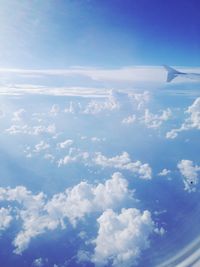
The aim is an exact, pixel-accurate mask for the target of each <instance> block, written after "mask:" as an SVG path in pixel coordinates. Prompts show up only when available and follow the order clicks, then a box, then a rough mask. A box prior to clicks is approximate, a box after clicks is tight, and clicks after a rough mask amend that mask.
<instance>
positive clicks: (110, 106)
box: [83, 92, 120, 114]
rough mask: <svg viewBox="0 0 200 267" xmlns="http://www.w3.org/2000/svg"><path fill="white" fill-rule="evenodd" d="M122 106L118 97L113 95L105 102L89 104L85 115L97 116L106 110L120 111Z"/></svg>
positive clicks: (99, 101) (95, 101)
mask: <svg viewBox="0 0 200 267" xmlns="http://www.w3.org/2000/svg"><path fill="white" fill-rule="evenodd" d="M119 107H120V104H119V101H118V100H117V99H116V97H115V96H114V95H113V94H112V92H111V95H110V96H109V97H108V98H107V99H106V100H105V101H102V100H98V101H97V100H92V101H90V102H89V103H88V105H87V106H86V108H85V110H84V111H83V113H86V114H97V113H100V112H102V111H105V110H110V111H112V110H116V109H119Z"/></svg>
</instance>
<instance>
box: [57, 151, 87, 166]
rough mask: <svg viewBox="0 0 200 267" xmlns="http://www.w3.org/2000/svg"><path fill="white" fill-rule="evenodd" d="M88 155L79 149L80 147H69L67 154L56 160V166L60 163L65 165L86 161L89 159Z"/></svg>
mask: <svg viewBox="0 0 200 267" xmlns="http://www.w3.org/2000/svg"><path fill="white" fill-rule="evenodd" d="M89 157H90V155H89V153H88V152H86V151H80V149H76V148H73V147H71V148H70V149H69V153H68V155H66V156H65V157H63V158H61V159H59V160H58V161H57V164H58V167H61V166H62V165H67V164H69V163H72V162H77V161H80V162H84V163H87V162H88V161H89Z"/></svg>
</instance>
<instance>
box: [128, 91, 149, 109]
mask: <svg viewBox="0 0 200 267" xmlns="http://www.w3.org/2000/svg"><path fill="white" fill-rule="evenodd" d="M128 96H129V98H130V100H131V102H132V103H133V105H134V106H136V108H137V109H138V110H140V109H142V108H143V107H144V106H145V105H146V104H147V103H148V102H149V100H150V94H149V92H148V91H144V92H143V93H135V92H134V93H129V94H128Z"/></svg>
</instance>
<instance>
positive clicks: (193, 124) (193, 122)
mask: <svg viewBox="0 0 200 267" xmlns="http://www.w3.org/2000/svg"><path fill="white" fill-rule="evenodd" d="M185 113H186V114H188V115H189V117H188V118H186V119H185V121H184V122H183V123H182V125H181V126H180V128H175V129H172V130H170V131H169V132H167V133H166V138H168V139H174V138H176V137H177V136H178V134H179V133H180V132H182V131H188V130H190V129H198V130H199V129H200V97H198V98H197V99H196V100H195V101H194V102H193V103H192V105H191V106H189V107H188V108H187V110H186V111H185Z"/></svg>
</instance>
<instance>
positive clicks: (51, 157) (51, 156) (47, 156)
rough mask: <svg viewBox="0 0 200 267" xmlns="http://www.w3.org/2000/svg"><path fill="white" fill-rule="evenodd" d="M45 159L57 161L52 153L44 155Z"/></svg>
mask: <svg viewBox="0 0 200 267" xmlns="http://www.w3.org/2000/svg"><path fill="white" fill-rule="evenodd" d="M44 159H47V160H49V161H51V162H53V161H54V160H55V157H54V156H53V155H52V154H50V153H46V154H45V155H44Z"/></svg>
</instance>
